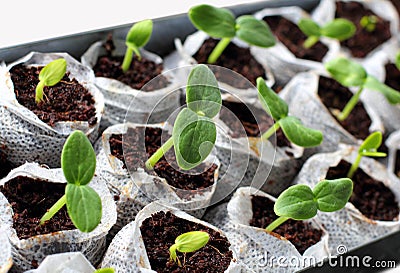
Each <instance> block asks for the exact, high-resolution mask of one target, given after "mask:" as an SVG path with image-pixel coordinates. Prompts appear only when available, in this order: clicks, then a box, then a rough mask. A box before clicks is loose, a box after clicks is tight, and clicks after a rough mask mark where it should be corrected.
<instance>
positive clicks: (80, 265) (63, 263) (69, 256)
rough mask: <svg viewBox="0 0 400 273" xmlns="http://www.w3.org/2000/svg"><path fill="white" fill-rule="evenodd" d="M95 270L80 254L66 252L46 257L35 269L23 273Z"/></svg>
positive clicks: (83, 272)
mask: <svg viewBox="0 0 400 273" xmlns="http://www.w3.org/2000/svg"><path fill="white" fill-rule="evenodd" d="M94 271H95V268H94V267H93V265H92V264H91V263H90V262H89V261H88V260H87V259H86V257H85V256H84V255H83V254H82V253H81V252H66V253H58V254H53V255H49V256H47V257H46V258H45V259H44V260H43V261H42V262H41V263H40V265H39V267H38V268H37V269H32V270H28V271H26V272H25V273H48V272H52V273H93V272H94Z"/></svg>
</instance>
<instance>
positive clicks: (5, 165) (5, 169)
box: [0, 150, 13, 179]
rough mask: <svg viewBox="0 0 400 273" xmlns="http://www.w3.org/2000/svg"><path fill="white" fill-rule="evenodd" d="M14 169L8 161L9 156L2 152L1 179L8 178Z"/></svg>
mask: <svg viewBox="0 0 400 273" xmlns="http://www.w3.org/2000/svg"><path fill="white" fill-rule="evenodd" d="M12 169H13V166H12V164H11V163H10V162H8V161H7V156H6V155H5V154H4V153H3V152H2V151H1V150H0V179H1V178H3V177H5V176H7V174H8V173H9V172H10V171H11V170H12Z"/></svg>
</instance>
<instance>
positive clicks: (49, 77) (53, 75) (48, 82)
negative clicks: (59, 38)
mask: <svg viewBox="0 0 400 273" xmlns="http://www.w3.org/2000/svg"><path fill="white" fill-rule="evenodd" d="M65 72H67V61H66V60H65V59H62V58H61V59H57V60H54V61H52V62H50V63H48V64H47V65H46V66H45V67H43V68H42V70H41V71H40V73H39V83H38V85H37V86H36V95H35V101H36V103H39V102H41V101H43V88H44V87H45V86H54V85H56V84H57V83H59V82H60V81H61V79H62V78H63V77H64V75H65Z"/></svg>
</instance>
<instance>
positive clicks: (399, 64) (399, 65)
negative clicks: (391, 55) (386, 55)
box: [395, 52, 400, 70]
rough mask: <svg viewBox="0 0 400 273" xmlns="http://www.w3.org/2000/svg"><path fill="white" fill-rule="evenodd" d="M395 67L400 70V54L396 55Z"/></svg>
mask: <svg viewBox="0 0 400 273" xmlns="http://www.w3.org/2000/svg"><path fill="white" fill-rule="evenodd" d="M395 65H396V67H397V69H398V70H400V52H397V54H396V60H395Z"/></svg>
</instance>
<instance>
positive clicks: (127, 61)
mask: <svg viewBox="0 0 400 273" xmlns="http://www.w3.org/2000/svg"><path fill="white" fill-rule="evenodd" d="M132 58H133V50H132V49H131V48H130V47H127V48H126V52H125V57H124V61H123V62H122V71H124V72H126V71H128V70H129V67H130V66H131V63H132Z"/></svg>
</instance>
